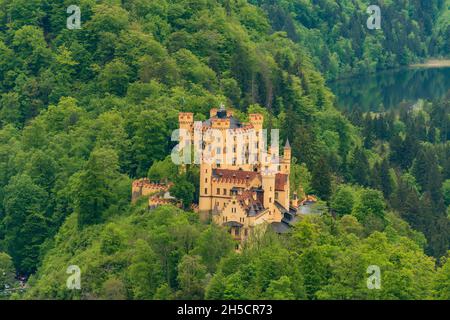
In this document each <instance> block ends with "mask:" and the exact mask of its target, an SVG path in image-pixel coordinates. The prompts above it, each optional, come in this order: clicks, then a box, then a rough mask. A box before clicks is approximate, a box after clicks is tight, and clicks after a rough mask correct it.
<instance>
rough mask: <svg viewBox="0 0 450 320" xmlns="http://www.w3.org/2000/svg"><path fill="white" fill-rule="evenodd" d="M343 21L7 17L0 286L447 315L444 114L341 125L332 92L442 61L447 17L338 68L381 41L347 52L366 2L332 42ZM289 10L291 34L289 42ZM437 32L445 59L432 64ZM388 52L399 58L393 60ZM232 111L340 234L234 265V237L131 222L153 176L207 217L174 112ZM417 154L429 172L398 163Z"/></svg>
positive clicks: (358, 118)
mask: <svg viewBox="0 0 450 320" xmlns="http://www.w3.org/2000/svg"><path fill="white" fill-rule="evenodd" d="M336 2H337V1H298V2H295V1H294V2H291V3H292V4H298V5H301V6H303V5H305V6H307V7H308V6H310V7H308V8H309V9H308V10H303V9H301V8H303V7H301V6H300V7H298V8H297V7H295V6H294V8H291V7H289V6H287V3H288V2H286V3H285V2H280V4H279V5H278V4H277V5H274V4H273V3H271V2H267V3H266V2H257V1H250V3H249V2H247V1H240V0H239V1H230V0H224V1H219V0H218V1H207V0H173V1H168V0H167V1H166V0H158V1H148V0H134V1H119V0H104V1H95V0H82V1H80V7H81V17H82V19H81V20H82V25H81V29H79V30H69V29H67V27H66V19H67V16H68V14H67V13H66V9H67V7H68V6H69V5H71V4H72V2H71V1H69V0H64V1H58V2H56V1H48V0H0V8H1V9H2V10H0V258H1V259H0V270H4V272H5V275H6V276H5V277H2V278H0V286H2V287H3V286H4V284H8V285H12V286H15V285H17V283H16V281H15V280H14V274H15V273H17V275H19V276H23V277H26V278H28V277H30V280H29V281H28V283H27V286H28V287H27V291H26V292H25V293H24V294H23V295H22V296H21V295H20V294H14V295H13V296H12V298H20V297H24V298H58V299H69V298H83V299H90V298H92V299H95V298H129V299H165V298H185V299H192V298H211V299H214V298H224V299H232V298H234V299H244V298H254V299H260V298H261V299H262V298H280V299H304V298H308V299H319V298H321V299H324V298H335V299H347V298H361V299H370V298H387V299H395V298H396V299H416V298H442V299H448V298H449V297H448V292H450V290H449V284H448V280H445V279H448V278H449V272H450V267H449V262H448V259H447V258H446V255H447V250H448V249H449V248H450V247H449V241H450V236H449V235H450V222H449V219H448V217H447V213H446V210H449V209H447V208H448V206H449V205H450V202H449V201H450V197H449V196H448V192H449V190H450V184H449V183H450V182H447V181H450V180H449V179H450V161H449V159H450V157H449V156H448V155H449V154H450V143H449V142H448V141H449V140H450V131H449V130H448V128H450V126H448V123H449V121H450V120H449V119H448V117H446V114H447V111H448V99H447V100H446V101H434V102H430V103H428V104H427V105H426V106H425V108H424V110H423V113H421V112H418V113H417V114H409V113H407V112H400V113H392V114H391V115H389V116H386V118H377V117H372V115H370V114H368V115H360V114H356V113H355V114H348V115H343V114H341V113H340V112H338V111H337V110H336V109H335V107H334V97H333V95H332V93H331V91H330V90H329V89H328V88H327V86H326V84H325V79H326V78H333V77H336V76H338V75H340V74H341V73H342V74H344V73H345V74H346V73H354V72H362V71H363V70H366V71H367V70H368V71H373V70H376V69H377V68H384V67H391V66H395V65H399V64H407V63H410V62H412V61H416V60H418V59H420V58H424V57H427V56H429V55H431V52H433V50H438V51H439V52H441V53H442V54H443V55H444V54H446V50H447V49H445V46H444V47H442V45H445V44H448V38H446V37H447V36H446V35H447V33H445V27H443V26H444V25H445V22H442V20H443V18H440V19H438V21H439V25H436V26H435V25H433V22H434V21H435V20H434V17H436V16H437V15H438V12H439V9H441V8H442V6H441V3H442V1H437V2H436V3H435V5H433V6H431V7H430V8H422V9H419V7H418V4H416V3H423V2H421V1H405V2H404V4H405V6H406V7H405V8H403V9H402V10H400V9H399V8H398V7H397V6H396V5H393V4H392V5H390V6H389V8H390V9H389V10H390V11H389V12H391V11H392V14H393V15H394V19H393V20H392V21H395V23H396V24H402V25H405V28H406V26H408V27H411V28H412V29H410V32H409V33H408V34H405V32H406V31H405V32H401V33H399V34H398V35H388V34H386V35H385V39H383V40H380V41H381V42H380V43H381V44H380V43H378V42H377V41H378V40H377V39H378V38H376V37H371V36H368V37H367V39H369V40H367V41H366V42H365V43H364V44H362V43H359V46H360V48H359V49H358V50H359V52H358V54H355V55H353V54H350V53H348V52H347V53H340V51H339V50H340V49H339V46H341V45H342V46H344V47H346V46H347V47H348V46H356V44H355V43H356V39H357V38H358V37H362V35H361V34H365V33H366V31H362V30H360V31H361V34H359V35H347V34H346V31H345V30H347V29H348V28H347V27H349V26H350V27H351V24H350V25H349V23H356V21H358V20H355V19H350V20H349V17H350V16H352V14H351V13H350V12H349V10H353V9H355V8H353V7H352V6H351V5H350V4H349V3H350V2H351V1H344V2H343V3H344V5H345V6H347V7H345V8H344V9H345V10H341V11H342V12H343V14H342V16H340V17H339V19H343V21H347V24H346V25H343V26H341V27H339V28H340V29H339V28H338V29H336V30H335V32H334V33H333V32H332V33H329V32H325V31H324V30H328V28H331V29H332V27H331V25H332V24H333V21H334V20H336V19H338V18H336V17H333V15H329V16H328V14H329V13H330V12H335V9H336V8H335V6H336V4H335V3H336ZM252 3H253V4H252ZM356 3H358V6H359V7H362V2H360V1H357V2H356ZM389 3H391V2H389ZM427 3H428V2H427ZM433 3H434V2H433ZM330 6H331V7H330ZM277 8H278V9H277ZM275 9H276V10H284V11H283V12H285V14H284V16H285V17H286V19H287V20H286V21H290V20H292V28H288V29H285V28H283V27H280V28H278V27H276V24H275V22H274V21H275V20H274V16H273V14H272V11H271V10H275ZM407 9H409V10H407ZM296 10H297V11H296ZM298 10H300V11H301V12H304V13H305V14H307V15H306V16H304V17H300V16H298V17H295V14H296V13H297V14H298V13H299V12H300V11H298ZM397 11H398V12H402V15H399V16H397V15H396V12H397ZM405 11H407V12H405ZM314 12H315V13H314ZM357 12H359V11H357ZM309 14H310V15H311V17H313V16H314V15H315V14H318V16H317V17H316V18H314V19H312V18H311V17H309V18H308V15H309ZM291 15H292V16H293V18H292V19H290V20H289V19H288V18H287V17H290V16H291ZM357 15H358V17H359V18H358V19H359V20H361V19H362V17H363V15H364V12H362V13H357ZM444 15H445V13H443V14H442V15H441V17H442V16H444ZM294 17H295V19H294ZM326 17H329V20H326ZM305 19H306V20H305ZM308 19H309V20H311V19H312V20H311V21H310V23H311V25H309V26H308V25H306V21H307V20H308ZM339 19H338V20H339ZM399 19H400V20H399ZM444 20H445V19H444ZM351 21H353V22H351ZM405 21H408V22H407V24H406V22H405ZM414 21H421V23H423V24H424V25H423V26H416V25H415V23H414ZM325 22H327V23H325ZM334 22H336V21H334ZM361 23H362V24H361V25H362V26H364V25H365V22H361ZM404 23H405V24H404ZM302 24H303V27H302ZM422 27H423V28H425V29H421V28H422ZM427 28H428V29H427ZM433 28H435V29H434V30H438V31H436V34H439V37H440V38H435V39H437V40H436V41H437V43H438V44H436V46H435V47H436V48H439V49H430V47H429V46H428V45H429V43H430V39H431V35H432V32H433V31H432V30H433ZM353 29H354V28H350V30H353ZM293 30H295V32H294V31H293ZM299 30H300V31H299ZM301 30H303V31H301ZM355 30H356V29H355ZM439 30H440V31H439ZM293 32H294V33H293ZM335 33H337V34H342V37H343V39H342V41H337V42H336V41H335V40H336V39H335V38H333V34H335ZM317 34H320V35H319V36H317ZM301 35H304V36H305V37H304V38H302V36H301ZM297 36H298V38H297ZM315 36H317V37H316V38H315ZM328 36H329V38H328ZM395 36H401V37H402V39H403V40H404V41H403V42H399V41H397V40H396V39H397V38H395ZM405 37H406V38H405ZM409 37H411V38H409ZM394 38H395V39H394ZM407 39H409V40H407ZM306 42H307V43H308V45H305V43H306ZM372 42H373V43H372ZM413 43H414V44H416V45H417V47H414V48H413V47H412V46H413V45H412V44H413ZM335 45H336V46H335ZM380 45H381V47H380ZM385 46H391V47H392V48H391V49H392V51H388V52H390V53H391V55H390V57H384V58H383V59H384V60H382V61H381V60H378V56H377V52H379V51H380V50H381V49H382V48H385ZM366 47H367V50H363V49H362V48H366ZM441 48H443V49H441ZM369 49H370V50H369ZM372 49H373V50H372ZM355 50H356V49H355ZM324 52H325V53H326V54H325V56H324V55H323V53H324ZM334 52H337V53H336V54H335V53H334ZM344 52H345V50H344ZM368 52H372V53H373V54H372V53H371V54H370V55H368ZM436 52H437V51H436ZM400 53H401V54H400ZM394 55H395V57H394ZM330 56H332V57H334V58H333V59H335V60H336V61H334V62H333V59H330V61H329V63H330V64H327V63H326V61H327V59H328V58H329V57H330ZM327 57H328V58H327ZM376 57H377V58H376ZM364 59H365V60H364ZM333 70H335V71H333ZM221 103H224V104H225V105H227V106H230V107H232V108H234V111H235V114H236V116H237V117H238V118H240V119H245V118H246V117H247V116H248V114H249V113H252V112H261V113H263V114H264V116H265V119H266V120H265V124H264V126H265V127H272V128H280V129H281V139H282V140H283V141H285V139H286V138H289V141H290V142H291V145H292V150H293V157H294V158H295V159H294V161H293V164H292V173H291V181H292V185H291V187H292V188H293V189H294V190H297V191H299V192H300V191H303V192H305V193H311V194H312V193H314V194H316V195H317V196H319V197H320V199H321V200H322V202H321V203H320V204H321V205H323V206H325V205H327V206H328V207H329V208H330V213H331V214H330V215H329V214H324V215H323V216H322V217H311V218H305V219H304V220H302V221H301V223H300V225H299V227H298V228H295V229H294V230H293V232H292V233H291V234H288V235H285V236H282V237H279V236H277V235H275V234H273V233H271V232H267V233H264V232H261V234H260V235H259V237H258V235H257V236H256V237H255V239H254V241H253V242H252V244H251V245H249V247H248V248H247V249H245V250H244V251H243V253H242V254H236V253H235V252H234V251H233V242H232V240H231V238H230V237H229V235H228V234H227V233H226V232H225V231H224V230H222V229H220V228H216V227H214V226H212V225H206V224H204V223H200V222H199V221H198V217H197V216H196V215H195V214H193V213H190V212H187V211H183V210H180V209H176V208H174V207H162V208H159V209H157V210H155V211H150V212H148V211H147V210H146V208H145V204H144V201H143V202H141V203H139V204H137V205H135V206H134V205H131V204H130V197H131V194H130V190H131V188H130V186H131V181H132V179H134V178H140V177H146V176H149V177H151V178H158V179H164V178H170V179H171V180H173V181H174V182H175V184H176V186H178V189H182V190H187V191H186V192H184V193H183V194H182V196H183V197H185V198H184V199H185V200H186V201H185V202H186V203H187V202H189V203H190V202H192V201H193V202H195V201H196V200H197V198H198V172H197V171H196V169H195V168H190V169H189V170H188V172H187V173H186V174H181V175H180V174H178V171H177V168H174V166H173V164H172V163H171V162H170V160H169V158H166V157H167V156H168V155H169V154H170V152H171V150H172V147H173V146H174V142H172V141H171V139H170V138H171V134H172V131H173V130H174V129H176V128H177V125H178V112H180V111H184V112H193V113H194V114H195V119H198V120H203V119H205V118H206V116H207V115H208V112H209V109H210V108H212V107H217V106H218V105H220V104H221ZM404 146H413V147H414V151H417V154H418V155H416V154H407V156H405V157H402V155H403V152H404V149H402V148H404ZM380 150H381V152H380ZM419 151H420V152H419ZM411 153H412V151H411ZM380 177H383V178H384V179H380ZM380 180H382V181H380ZM386 181H387V182H388V183H385V182H386ZM405 199H406V200H408V201H406V200H405ZM188 200H189V201H188ZM425 200H426V201H425ZM406 204H408V205H406ZM188 207H189V206H186V208H188ZM414 210H416V211H417V212H418V213H417V212H416V211H414ZM421 213H423V214H421ZM416 217H419V218H417V219H416ZM275 253H276V254H275ZM369 261H370V263H372V261H374V263H375V264H379V265H381V266H385V267H386V269H387V270H389V271H388V275H387V276H388V277H391V279H392V282H391V285H389V286H386V287H385V288H384V289H383V290H381V291H379V292H367V290H365V291H364V290H362V288H363V286H364V285H365V276H366V273H365V267H364V266H365V265H366V263H368V262H369ZM70 265H79V266H80V268H81V270H82V290H81V291H68V290H66V289H65V288H66V287H65V285H66V282H65V279H67V276H68V275H67V274H66V270H67V268H68V267H69V266H70ZM435 265H436V266H437V268H436V269H435V268H434V267H435ZM267 266H272V268H268V267H267ZM296 266H300V268H297V267H296ZM188 270H195V271H196V272H195V273H191V272H188ZM348 270H350V271H351V272H352V273H353V275H352V276H351V277H350V278H347V276H348V274H347V271H348ZM405 283H406V284H405ZM348 288H360V289H361V290H354V291H352V290H349V289H348ZM405 288H406V289H405Z"/></svg>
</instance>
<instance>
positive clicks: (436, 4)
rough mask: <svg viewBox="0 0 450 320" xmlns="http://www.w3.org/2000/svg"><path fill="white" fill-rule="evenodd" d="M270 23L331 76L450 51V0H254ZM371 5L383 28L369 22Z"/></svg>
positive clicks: (444, 53)
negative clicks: (378, 10) (449, 8)
mask: <svg viewBox="0 0 450 320" xmlns="http://www.w3.org/2000/svg"><path fill="white" fill-rule="evenodd" d="M250 2H252V3H255V4H258V5H260V6H261V7H262V8H263V9H264V10H265V12H266V13H267V15H268V17H269V19H270V23H271V27H272V28H273V30H276V31H284V32H286V34H287V36H288V37H289V38H290V39H292V40H293V41H295V42H299V43H301V44H302V45H303V46H304V47H306V48H307V49H308V51H309V52H310V54H311V56H312V57H313V61H314V63H315V64H316V65H317V66H318V69H319V70H320V71H321V72H322V73H323V74H324V75H325V77H326V78H328V79H333V78H338V77H345V76H349V75H352V74H362V73H368V72H374V71H376V70H381V69H386V68H393V67H398V66H402V65H409V64H411V63H412V62H415V61H417V60H420V59H423V58H425V57H429V56H448V54H449V52H450V44H449V42H448V38H449V36H450V16H449V14H448V11H447V10H442V9H443V8H445V9H447V8H448V7H449V6H450V2H449V1H446V0H436V1H423V0H406V1H383V0H375V1H365V0H341V1H330V0H295V1H291V0H281V1H278V0H252V1H250ZM369 5H378V6H379V7H380V11H381V12H380V18H381V25H380V29H377V30H371V29H368V28H367V27H366V21H367V16H368V15H367V13H366V9H367V7H368V6H369Z"/></svg>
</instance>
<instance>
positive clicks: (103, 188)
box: [75, 148, 119, 227]
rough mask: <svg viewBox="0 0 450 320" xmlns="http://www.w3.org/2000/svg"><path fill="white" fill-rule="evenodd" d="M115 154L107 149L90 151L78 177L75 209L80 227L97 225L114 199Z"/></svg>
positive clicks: (116, 165) (116, 162)
mask: <svg viewBox="0 0 450 320" xmlns="http://www.w3.org/2000/svg"><path fill="white" fill-rule="evenodd" d="M118 169H119V168H118V158H117V154H116V153H115V152H114V151H112V150H109V149H102V148H99V149H95V150H94V151H92V153H91V155H90V157H89V160H88V161H87V163H86V165H85V167H84V170H83V171H82V172H81V174H80V176H79V182H78V186H77V188H78V190H77V194H76V200H75V201H76V203H75V205H76V208H77V212H78V223H79V226H80V227H83V226H85V225H89V224H95V223H99V222H100V221H102V220H103V216H102V214H103V212H104V211H105V210H106V209H107V208H108V207H109V206H110V205H111V203H112V201H114V199H115V195H114V188H113V182H114V181H115V180H116V179H117V176H118V174H119V172H118Z"/></svg>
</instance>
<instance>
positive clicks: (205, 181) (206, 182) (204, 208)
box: [198, 159, 213, 221]
mask: <svg viewBox="0 0 450 320" xmlns="http://www.w3.org/2000/svg"><path fill="white" fill-rule="evenodd" d="M212 170H213V169H212V165H211V164H209V163H207V162H205V161H203V159H202V162H201V164H200V195H199V204H198V210H199V213H200V219H201V220H203V221H204V220H207V219H208V217H209V214H210V212H211V210H212V192H213V190H212Z"/></svg>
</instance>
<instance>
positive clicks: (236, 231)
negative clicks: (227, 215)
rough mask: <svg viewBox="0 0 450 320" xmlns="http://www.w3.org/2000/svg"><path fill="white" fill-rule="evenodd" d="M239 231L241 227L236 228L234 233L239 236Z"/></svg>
mask: <svg viewBox="0 0 450 320" xmlns="http://www.w3.org/2000/svg"><path fill="white" fill-rule="evenodd" d="M239 231H240V230H239V228H236V229H234V235H235V236H238V235H239V234H240V232H239Z"/></svg>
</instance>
